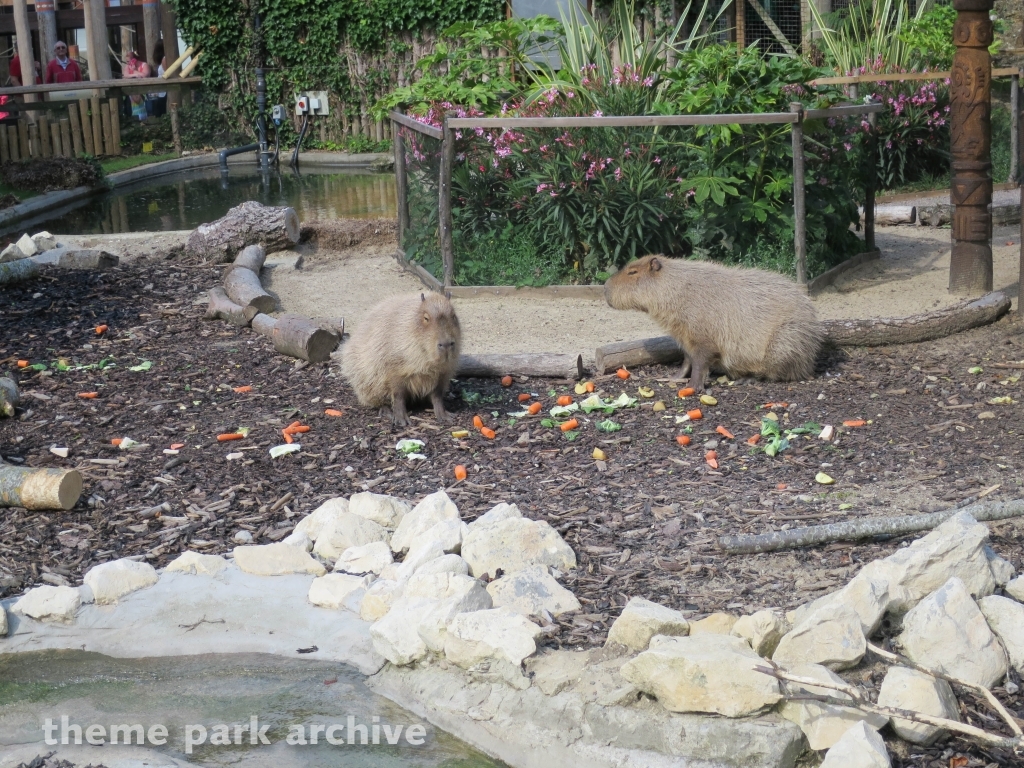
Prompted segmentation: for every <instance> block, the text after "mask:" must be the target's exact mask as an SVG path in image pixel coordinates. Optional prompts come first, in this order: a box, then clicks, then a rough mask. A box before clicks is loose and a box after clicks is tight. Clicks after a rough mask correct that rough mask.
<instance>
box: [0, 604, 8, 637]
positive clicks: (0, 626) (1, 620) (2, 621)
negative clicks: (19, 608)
mask: <svg viewBox="0 0 1024 768" xmlns="http://www.w3.org/2000/svg"><path fill="white" fill-rule="evenodd" d="M0 637H7V611H5V610H4V607H3V606H2V605H0Z"/></svg>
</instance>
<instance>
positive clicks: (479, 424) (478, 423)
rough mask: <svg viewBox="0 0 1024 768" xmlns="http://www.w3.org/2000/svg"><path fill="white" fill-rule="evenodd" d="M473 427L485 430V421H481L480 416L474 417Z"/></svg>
mask: <svg viewBox="0 0 1024 768" xmlns="http://www.w3.org/2000/svg"><path fill="white" fill-rule="evenodd" d="M473 426H474V427H476V428H477V429H483V428H484V420H483V419H481V418H480V417H479V416H474V417H473Z"/></svg>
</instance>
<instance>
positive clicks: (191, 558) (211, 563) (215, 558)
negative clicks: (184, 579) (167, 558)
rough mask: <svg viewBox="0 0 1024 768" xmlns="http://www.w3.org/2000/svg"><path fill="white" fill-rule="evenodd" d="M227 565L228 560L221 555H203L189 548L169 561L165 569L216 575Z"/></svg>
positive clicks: (201, 574)
mask: <svg viewBox="0 0 1024 768" xmlns="http://www.w3.org/2000/svg"><path fill="white" fill-rule="evenodd" d="M227 567H228V561H227V560H225V559H224V558H223V557H221V556H220V555H202V554H200V553H198V552H193V551H192V550H188V551H187V552H182V553H181V554H180V555H178V557H176V558H174V560H172V561H171V562H169V563H168V564H167V568H166V569H165V570H167V571H178V572H180V573H191V574H197V575H200V576H216V575H217V574H218V573H220V572H221V571H223V570H224V569H225V568H227Z"/></svg>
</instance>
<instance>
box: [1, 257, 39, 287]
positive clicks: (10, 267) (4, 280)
mask: <svg viewBox="0 0 1024 768" xmlns="http://www.w3.org/2000/svg"><path fill="white" fill-rule="evenodd" d="M38 274H39V265H38V264H36V263H35V262H34V261H32V259H18V260H17V261H5V262H3V263H2V264H0V285H13V284H14V283H20V282H21V281H22V280H28V279H29V278H30V277H35V276H36V275H38Z"/></svg>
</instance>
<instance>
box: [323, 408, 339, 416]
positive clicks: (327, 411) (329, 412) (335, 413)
mask: <svg viewBox="0 0 1024 768" xmlns="http://www.w3.org/2000/svg"><path fill="white" fill-rule="evenodd" d="M324 413H325V414H327V415H328V416H342V415H343V414H342V412H341V411H338V410H335V409H334V408H325V409H324Z"/></svg>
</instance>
